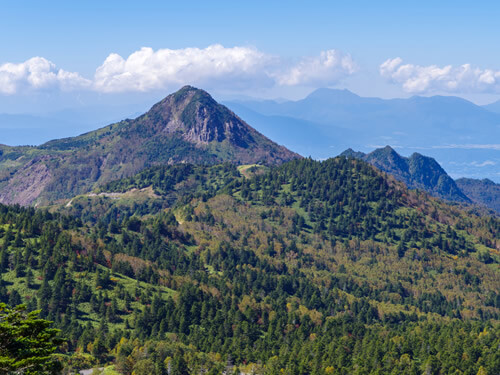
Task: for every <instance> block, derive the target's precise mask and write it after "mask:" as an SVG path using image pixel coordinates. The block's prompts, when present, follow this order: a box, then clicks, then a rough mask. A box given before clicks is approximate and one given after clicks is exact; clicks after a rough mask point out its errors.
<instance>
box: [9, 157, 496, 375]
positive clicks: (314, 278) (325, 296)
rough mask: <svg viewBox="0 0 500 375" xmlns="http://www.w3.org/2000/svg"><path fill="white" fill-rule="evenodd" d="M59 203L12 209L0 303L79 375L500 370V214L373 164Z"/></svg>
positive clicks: (320, 166)
mask: <svg viewBox="0 0 500 375" xmlns="http://www.w3.org/2000/svg"><path fill="white" fill-rule="evenodd" d="M51 210H52V213H49V212H47V211H44V210H35V209H31V208H20V207H16V206H12V207H7V206H0V227H1V231H0V244H1V252H0V266H1V267H2V268H1V270H2V280H3V281H2V288H3V291H2V292H1V293H0V296H2V298H3V299H5V300H7V302H9V303H10V304H17V303H19V302H27V303H28V304H29V306H30V307H31V308H36V307H39V308H41V309H42V313H43V315H44V316H45V317H48V318H50V319H53V320H54V321H55V322H56V325H57V326H58V327H60V328H62V330H63V335H64V336H65V337H66V338H67V343H66V345H65V346H64V348H63V351H64V353H63V356H62V358H63V361H64V363H65V364H66V366H67V367H68V368H69V367H71V366H74V367H80V368H81V367H89V366H91V365H92V364H94V363H106V362H110V361H111V362H113V363H114V364H115V369H116V370H118V371H119V372H120V373H122V374H131V373H132V371H135V372H136V373H144V374H146V373H151V374H165V373H167V372H168V370H169V369H170V370H171V371H174V373H179V374H188V373H190V374H192V373H202V371H209V373H213V374H216V373H221V372H222V371H224V370H234V371H236V370H241V371H242V372H244V373H250V372H251V371H254V373H266V374H278V373H288V374H331V373H337V374H352V373H359V374H368V373H391V372H392V373H405V374H421V373H435V374H449V373H465V374H476V373H478V372H480V373H486V374H497V373H499V371H500V355H499V352H498V345H499V344H500V326H499V318H500V293H499V290H500V277H499V272H500V271H499V261H500V257H499V250H500V221H499V220H498V219H496V218H494V217H488V216H476V215H474V214H471V213H469V212H465V211H463V210H461V209H459V208H457V207H453V206H449V205H447V204H446V203H444V202H443V201H440V200H438V199H434V198H431V197H430V196H429V195H428V194H426V193H423V192H418V191H409V190H408V189H407V188H406V187H405V186H404V185H403V184H401V183H400V182H398V181H396V180H394V179H392V178H391V177H388V176H387V175H384V174H382V173H380V172H379V171H377V170H376V169H375V168H373V167H372V166H370V165H369V164H367V163H365V162H363V161H360V160H355V159H346V158H344V157H340V158H335V159H329V160H326V161H324V162H316V161H313V160H310V159H302V160H295V161H292V162H289V163H285V164H283V165H282V166H280V167H272V168H270V169H266V168H263V167H260V166H249V167H240V168H239V169H238V168H236V167H235V166H233V165H230V164H224V165H218V166H199V165H198V166H195V165H177V166H157V167H152V168H150V169H146V170H144V171H142V172H141V173H139V174H137V175H135V176H133V177H130V178H127V179H123V180H119V181H114V182H111V183H109V184H107V185H105V186H102V187H101V188H100V189H99V190H96V191H95V192H94V193H93V194H87V195H82V196H79V197H75V198H73V199H71V200H70V201H67V202H65V203H64V204H63V205H61V206H59V207H52V208H51ZM67 214H71V215H72V216H67ZM145 353H147V355H146V354H145Z"/></svg>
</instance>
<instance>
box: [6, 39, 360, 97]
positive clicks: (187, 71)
mask: <svg viewBox="0 0 500 375" xmlns="http://www.w3.org/2000/svg"><path fill="white" fill-rule="evenodd" d="M356 70H357V65H356V63H355V62H354V60H353V59H352V57H351V56H350V55H349V54H346V53H344V52H342V51H339V50H335V49H331V50H326V51H322V52H321V53H320V54H319V56H313V57H310V56H306V57H303V58H301V59H299V61H298V62H295V63H294V62H290V61H288V60H286V59H284V58H282V57H279V56H273V55H270V54H267V53H264V52H261V51H259V50H258V49H256V48H254V47H246V46H235V47H230V48H227V47H224V46H222V45H220V44H214V45H210V46H208V47H206V48H182V49H158V50H156V51H155V50H153V49H152V48H149V47H143V48H141V49H139V50H138V51H135V52H133V53H132V54H130V55H129V56H128V57H125V58H124V57H122V56H120V55H119V54H116V53H111V54H109V55H108V57H107V58H106V59H105V60H104V62H103V63H102V64H101V65H100V66H99V67H98V68H97V69H96V71H95V74H94V77H93V78H92V79H88V78H84V77H82V76H81V75H80V74H79V73H77V72H68V71H66V70H63V69H61V68H58V67H57V66H56V64H55V63H53V62H51V61H49V60H47V59H45V58H43V57H33V58H31V59H29V60H26V61H25V62H22V63H4V64H3V65H0V94H4V95H14V94H17V93H23V92H31V91H39V90H60V91H71V90H73V91H77V90H86V91H94V92H98V93H123V92H148V91H154V90H163V89H170V88H174V87H178V86H180V85H184V84H192V85H200V86H203V87H206V88H214V87H216V88H229V89H236V90H245V89H251V88H271V87H286V86H305V87H307V86H314V85H318V84H320V85H322V86H330V85H335V84H337V83H339V82H340V81H342V80H343V79H344V78H346V77H348V76H350V75H352V74H354V73H355V72H356Z"/></svg>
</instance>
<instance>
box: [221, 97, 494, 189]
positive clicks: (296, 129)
mask: <svg viewBox="0 0 500 375" xmlns="http://www.w3.org/2000/svg"><path fill="white" fill-rule="evenodd" d="M225 104H226V105H228V107H229V108H231V109H233V110H234V111H235V113H237V114H238V115H240V116H241V117H243V118H245V119H246V120H247V121H249V123H251V124H252V125H253V126H254V127H255V128H256V129H257V130H258V131H260V132H262V133H263V134H265V135H268V136H271V137H272V138H273V139H274V140H275V141H277V142H279V143H281V144H283V145H285V146H287V147H289V148H291V149H293V150H295V151H297V152H299V153H301V154H303V155H305V156H308V155H311V156H312V157H314V158H319V159H322V158H327V157H330V156H332V155H335V154H338V153H340V152H341V151H343V150H345V149H347V148H349V147H351V148H354V149H357V150H361V151H363V152H369V151H371V150H373V149H374V148H378V147H382V146H383V145H386V144H391V145H392V146H393V147H394V148H395V149H397V150H398V152H400V153H403V154H407V155H410V154H412V153H413V152H415V151H418V152H420V153H423V154H425V155H429V156H431V157H434V158H436V159H437V160H439V162H440V164H441V165H443V167H444V168H445V169H446V170H447V171H448V172H449V173H450V175H451V176H453V177H455V178H457V177H471V178H485V177H486V178H489V179H491V180H493V181H496V182H500V175H499V174H498V170H499V165H500V144H498V140H500V113H498V112H500V109H498V108H497V107H500V104H497V103H494V104H492V105H489V106H485V107H481V106H477V105H475V104H474V103H471V102H469V101H467V100H464V99H461V98H458V97H450V96H433V97H418V96H415V97H411V98H408V99H390V100H385V99H380V98H365V97H360V96H358V95H356V94H354V93H352V92H350V91H348V90H334V89H319V90H316V91H314V92H313V93H311V94H310V95H309V96H307V97H306V98H304V99H302V100H298V101H285V102H276V101H272V100H265V101H252V100H239V101H232V102H226V103H225ZM495 108H497V109H495ZM302 137H304V139H306V140H307V142H300V144H298V143H299V141H297V140H300V139H302Z"/></svg>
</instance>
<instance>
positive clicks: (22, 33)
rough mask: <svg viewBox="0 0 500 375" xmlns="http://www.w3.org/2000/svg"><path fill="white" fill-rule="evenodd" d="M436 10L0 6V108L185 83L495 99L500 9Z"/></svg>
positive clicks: (260, 90) (148, 91)
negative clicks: (320, 88) (344, 89)
mask: <svg viewBox="0 0 500 375" xmlns="http://www.w3.org/2000/svg"><path fill="white" fill-rule="evenodd" d="M433 3H434V2H427V1H408V2H401V1H397V2H396V1H394V2H392V1H385V2H384V1H381V2H374V1H349V2H347V1H344V2H340V1H331V2H330V1H308V2H304V1H279V2H278V1H271V0H268V1H252V2H236V1H189V2H181V1H175V2H171V1H141V2H132V1H50V2H40V1H22V0H21V1H16V2H14V1H1V2H0V4H1V12H0V45H1V46H2V48H1V49H0V112H9V110H10V111H11V112H30V110H31V111H34V112H36V111H41V110H42V109H44V110H57V109H60V107H71V106H77V105H82V103H83V104H85V105H96V104H98V103H101V104H115V103H116V104H118V103H122V102H124V101H125V102H127V101H130V102H140V101H148V100H152V99H153V98H159V97H162V96H165V95H166V94H168V93H169V92H171V91H173V90H175V89H177V88H178V87H180V86H182V85H183V84H184V83H186V84H187V83H189V84H194V85H197V86H200V87H203V88H206V89H207V90H209V91H210V92H213V93H214V94H215V95H216V96H219V97H222V98H227V97H236V96H239V95H242V96H243V95H245V96H254V97H285V98H300V97H302V96H304V95H306V94H307V93H308V92H310V91H312V90H314V89H315V88H318V87H336V88H348V89H351V90H352V91H354V92H356V93H358V94H360V95H364V96H380V97H407V96H411V95H435V94H444V95H458V96H462V97H465V98H467V99H470V100H473V101H475V102H477V103H480V104H485V103H489V102H493V101H495V100H497V99H499V98H500V49H498V35H499V31H500V30H499V28H500V26H499V25H498V19H500V5H497V4H496V3H495V2H491V1H483V2H481V1H476V2H465V1H442V2H440V4H439V5H438V6H436V5H435V4H433ZM144 47H147V48H148V49H144ZM209 60H210V63H207V61H209ZM384 64H385V65H384ZM26 107H29V108H26Z"/></svg>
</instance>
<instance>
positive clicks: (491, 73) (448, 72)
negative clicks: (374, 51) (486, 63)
mask: <svg viewBox="0 0 500 375" xmlns="http://www.w3.org/2000/svg"><path fill="white" fill-rule="evenodd" d="M379 71H380V74H381V76H382V77H384V78H386V79H387V80H388V81H390V82H392V83H396V84H400V85H402V87H403V89H404V90H405V91H407V92H410V93H425V92H438V91H442V92H448V93H458V92H468V93H471V92H473V93H478V92H500V71H495V70H491V69H480V68H475V67H472V66H471V65H470V64H464V65H461V66H458V67H454V66H452V65H446V66H444V67H439V66H437V65H428V66H421V65H414V64H403V60H402V59H401V58H400V57H396V58H394V59H388V60H386V61H385V62H383V63H382V64H381V65H380V68H379Z"/></svg>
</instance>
